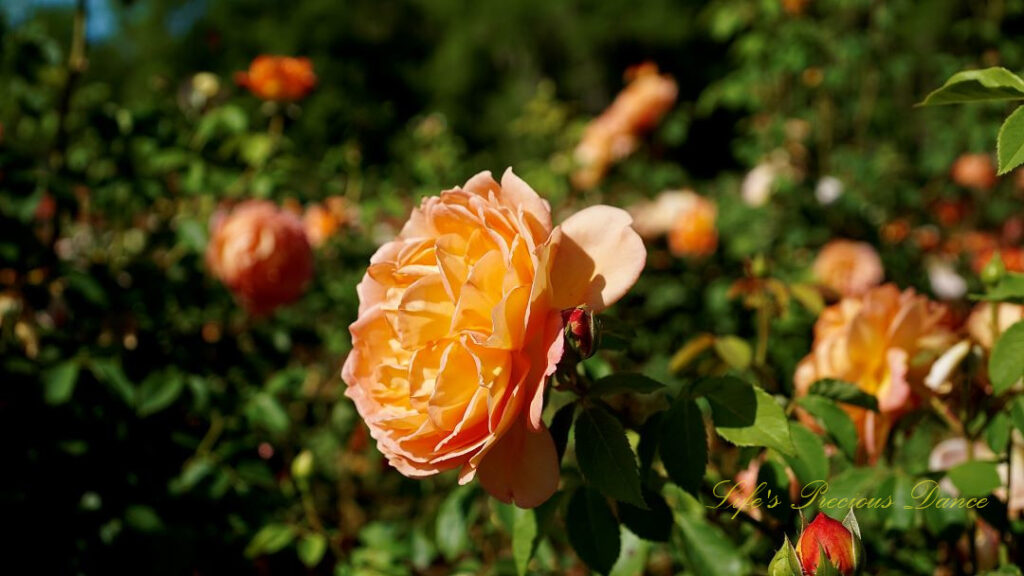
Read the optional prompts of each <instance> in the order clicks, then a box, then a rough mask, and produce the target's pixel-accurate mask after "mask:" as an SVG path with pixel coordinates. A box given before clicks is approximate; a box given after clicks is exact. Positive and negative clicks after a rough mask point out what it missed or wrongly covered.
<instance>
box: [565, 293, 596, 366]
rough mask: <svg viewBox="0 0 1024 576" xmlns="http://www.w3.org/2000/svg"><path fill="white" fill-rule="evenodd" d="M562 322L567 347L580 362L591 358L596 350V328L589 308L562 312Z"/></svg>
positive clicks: (584, 306) (585, 306)
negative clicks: (574, 352)
mask: <svg viewBox="0 0 1024 576" xmlns="http://www.w3.org/2000/svg"><path fill="white" fill-rule="evenodd" d="M562 321H563V322H564V323H565V341H566V343H567V344H569V347H571V348H572V349H573V350H575V351H576V353H577V354H579V357H580V359H581V360H585V359H587V358H590V357H591V356H593V355H594V351H595V350H596V349H597V326H596V324H595V320H594V312H593V310H591V309H590V306H587V305H583V306H577V307H576V308H569V309H566V310H562Z"/></svg>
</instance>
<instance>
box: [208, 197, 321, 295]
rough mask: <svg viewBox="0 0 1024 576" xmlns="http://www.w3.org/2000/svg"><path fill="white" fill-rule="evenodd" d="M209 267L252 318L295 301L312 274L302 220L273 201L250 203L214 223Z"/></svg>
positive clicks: (209, 247) (220, 217)
mask: <svg viewBox="0 0 1024 576" xmlns="http://www.w3.org/2000/svg"><path fill="white" fill-rule="evenodd" d="M211 228H212V234H211V237H210V243H209V245H208V246H207V248H206V263H207V266H208V267H209V269H210V271H211V272H212V273H213V275H214V276H216V277H217V278H219V279H220V280H221V282H223V283H224V285H225V286H227V287H228V289H229V290H230V291H231V292H232V293H233V294H234V295H235V297H237V298H238V300H239V302H241V304H242V305H243V306H244V307H245V308H246V309H247V310H248V311H249V312H250V313H252V314H256V315H262V314H266V313H268V312H270V311H271V310H273V309H274V308H277V307H278V306H280V305H282V304H287V303H289V302H292V301H294V300H295V299H297V298H298V297H299V296H301V295H302V293H303V292H304V291H305V289H306V284H307V283H308V282H309V279H310V278H311V277H312V275H313V254H312V252H311V251H310V247H309V242H308V241H307V240H306V233H305V231H304V230H303V228H302V221H301V220H299V218H298V217H297V216H295V215H294V214H291V213H289V212H285V211H284V210H281V209H279V208H278V207H277V206H275V205H274V204H272V203H270V202H266V201H262V200H249V201H247V202H243V203H241V204H239V205H238V206H236V207H235V208H234V209H233V210H232V211H231V212H230V213H228V214H218V215H216V216H215V218H214V222H213V225H212V227H211Z"/></svg>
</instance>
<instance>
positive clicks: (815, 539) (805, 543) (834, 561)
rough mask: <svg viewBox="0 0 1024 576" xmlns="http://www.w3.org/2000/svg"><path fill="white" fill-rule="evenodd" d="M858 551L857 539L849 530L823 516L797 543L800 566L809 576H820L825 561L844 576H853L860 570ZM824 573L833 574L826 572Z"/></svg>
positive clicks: (806, 530)
mask: <svg viewBox="0 0 1024 576" xmlns="http://www.w3.org/2000/svg"><path fill="white" fill-rule="evenodd" d="M854 522H856V520H854ZM859 548H860V543H859V542H858V541H857V538H856V536H855V535H854V534H853V533H852V532H850V530H848V529H847V528H846V526H844V525H843V524H842V523H841V522H839V521H837V520H833V519H832V518H829V517H828V516H826V515H825V514H821V513H818V516H817V517H816V518H815V519H814V522H811V523H810V524H809V525H808V526H807V528H805V529H804V533H803V534H801V535H800V539H799V540H797V543H796V550H797V555H798V556H799V557H800V565H801V566H803V569H804V573H805V574H807V575H808V576H813V575H816V574H818V573H819V572H818V570H819V562H823V561H827V562H828V563H829V564H831V565H832V566H833V567H834V568H835V569H836V571H838V572H839V573H840V574H842V576H852V575H853V574H855V573H856V571H857V568H858V561H859V555H860V549H859ZM821 568H824V566H821ZM821 573H822V574H825V573H834V572H827V570H826V571H822V572H821Z"/></svg>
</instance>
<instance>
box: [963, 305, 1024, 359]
mask: <svg viewBox="0 0 1024 576" xmlns="http://www.w3.org/2000/svg"><path fill="white" fill-rule="evenodd" d="M998 306H999V314H998V316H999V317H998V324H999V326H998V332H996V333H997V334H1002V333H1003V332H1005V331H1006V330H1007V329H1008V328H1009V327H1010V326H1013V325H1014V324H1016V323H1017V322H1019V321H1020V320H1024V306H1021V305H1020V304H1009V303H1002V304H998ZM966 326H967V334H968V335H969V336H970V337H971V339H972V340H974V341H975V342H977V343H978V344H981V345H982V346H983V347H985V348H991V347H992V343H993V342H994V339H993V336H994V335H995V334H993V328H994V326H992V304H990V303H988V302H985V303H982V304H978V305H977V306H975V307H974V309H973V310H971V315H970V316H968V317H967V324H966Z"/></svg>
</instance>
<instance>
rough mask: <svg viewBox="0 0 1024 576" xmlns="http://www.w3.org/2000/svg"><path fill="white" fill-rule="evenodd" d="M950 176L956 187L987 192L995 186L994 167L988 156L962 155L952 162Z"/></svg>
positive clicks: (990, 157)
mask: <svg viewBox="0 0 1024 576" xmlns="http://www.w3.org/2000/svg"><path fill="white" fill-rule="evenodd" d="M950 176H951V177H952V178H953V182H955V183H956V184H957V185H958V186H963V187H964V188H974V189H976V190H988V189H989V188H992V187H993V186H995V185H996V181H997V178H996V165H995V162H993V161H992V156H990V155H988V154H962V155H961V156H960V157H959V158H957V159H956V161H955V162H953V167H952V168H951V169H950Z"/></svg>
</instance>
